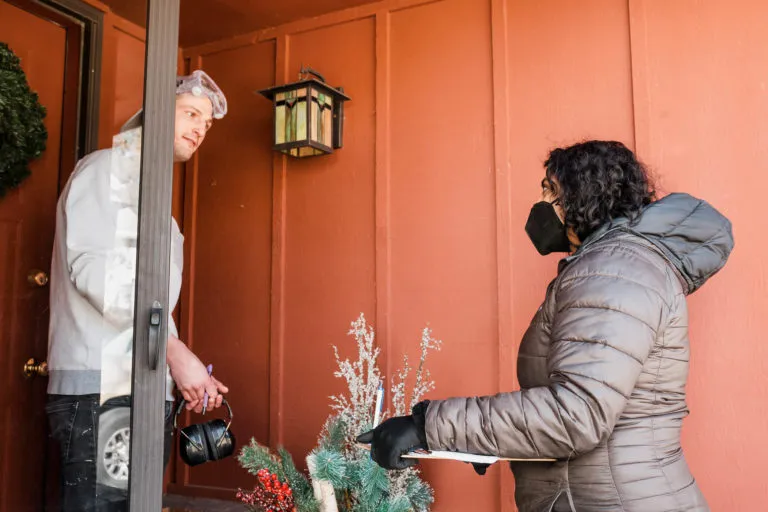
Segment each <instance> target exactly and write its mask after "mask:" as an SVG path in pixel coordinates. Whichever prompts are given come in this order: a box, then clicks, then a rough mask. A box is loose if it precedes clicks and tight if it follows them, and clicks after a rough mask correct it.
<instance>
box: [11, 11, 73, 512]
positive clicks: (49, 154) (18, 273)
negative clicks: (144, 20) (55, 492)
mask: <svg viewBox="0 0 768 512" xmlns="http://www.w3.org/2000/svg"><path fill="white" fill-rule="evenodd" d="M14 4H15V5H12V4H11V3H9V2H6V1H2V0H0V41H3V42H4V43H6V44H8V46H9V47H10V48H11V50H13V52H14V53H15V54H16V55H17V56H18V57H19V58H20V59H21V66H22V68H23V69H24V72H25V73H26V75H27V80H28V82H29V84H30V87H31V88H32V89H33V90H34V91H36V92H37V93H38V95H39V98H40V102H41V103H42V104H43V105H44V106H45V108H46V110H47V116H46V119H45V126H46V128H47V130H48V140H47V148H46V150H45V152H44V153H43V155H42V157H41V158H40V159H38V160H37V161H35V162H33V163H32V164H31V166H30V170H31V172H32V174H31V176H30V177H29V178H27V179H26V180H25V181H24V182H23V183H22V184H21V186H20V187H19V188H17V189H16V190H14V191H12V192H10V193H8V194H7V195H6V196H5V197H3V198H0V512H26V511H40V510H43V503H44V498H45V492H44V491H45V475H46V452H47V446H48V444H47V429H46V416H45V411H44V406H45V395H46V385H47V379H46V378H45V377H42V376H37V377H32V378H27V377H25V376H24V374H23V368H24V364H25V362H27V360H28V359H29V358H35V359H36V360H37V361H39V362H41V361H44V360H45V357H46V352H47V344H48V343H47V330H48V287H47V283H46V277H47V274H48V272H49V270H50V263H51V248H52V243H53V234H54V226H55V207H56V198H57V195H58V190H59V178H60V166H61V165H62V163H67V165H71V163H70V162H71V161H72V159H73V155H74V143H75V142H74V138H73V137H71V134H72V133H74V132H75V126H66V127H63V126H62V119H68V118H69V116H68V115H67V109H69V112H71V108H72V105H71V103H70V100H69V99H68V98H74V100H73V101H75V104H74V108H75V111H76V109H77V103H76V101H77V100H76V95H72V94H65V79H66V76H67V69H66V68H67V67H70V74H69V76H70V77H71V76H72V75H71V71H72V70H71V66H73V65H78V66H79V63H77V62H73V59H72V58H71V57H70V59H69V60H68V59H67V49H68V45H67V40H68V37H70V38H71V36H72V35H73V34H72V33H71V31H72V30H79V27H72V26H68V24H67V23H64V22H62V21H60V20H57V19H56V18H55V17H54V18H53V19H52V18H51V16H48V15H47V14H46V13H45V12H44V10H41V8H40V6H39V4H34V3H33V2H14ZM68 32H69V33H68ZM71 42H72V39H70V45H69V48H70V50H72V45H71ZM75 76H77V73H75ZM74 122H75V123H76V121H74ZM67 124H71V122H70V121H67ZM63 132H64V133H63ZM0 158H2V155H0ZM69 171H71V169H69V170H68V171H67V172H69ZM30 277H31V279H30ZM35 278H36V279H37V282H35Z"/></svg>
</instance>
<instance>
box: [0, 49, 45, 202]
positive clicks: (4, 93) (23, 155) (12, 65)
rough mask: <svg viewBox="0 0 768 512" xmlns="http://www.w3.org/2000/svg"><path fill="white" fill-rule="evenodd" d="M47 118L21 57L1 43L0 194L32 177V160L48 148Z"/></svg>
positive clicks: (0, 195) (2, 194) (1, 195)
mask: <svg viewBox="0 0 768 512" xmlns="http://www.w3.org/2000/svg"><path fill="white" fill-rule="evenodd" d="M44 118H45V107H43V106H42V105H41V104H40V101H38V98H37V93H35V92H34V91H32V90H31V89H30V88H29V84H28V83H27V77H26V76H25V75H24V71H23V70H22V69H21V66H20V65H19V58H18V57H17V56H16V54H15V53H13V51H12V50H11V49H10V48H9V47H8V45H7V44H5V43H0V197H3V196H4V195H5V194H6V193H7V192H8V191H9V190H11V189H13V188H15V187H17V186H19V184H20V183H21V182H22V181H24V179H25V178H26V177H27V176H29V162H30V161H31V160H33V159H35V158H38V157H39V156H40V155H41V154H42V153H43V151H45V141H46V139H47V138H48V132H47V131H46V129H45V125H44V124H43V119H44Z"/></svg>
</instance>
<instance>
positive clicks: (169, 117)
mask: <svg viewBox="0 0 768 512" xmlns="http://www.w3.org/2000/svg"><path fill="white" fill-rule="evenodd" d="M179 9H180V0H147V35H146V58H145V61H144V62H145V64H144V65H145V71H144V116H143V134H142V145H141V178H140V185H139V230H138V242H137V248H136V252H137V257H136V304H135V308H134V311H135V314H134V319H133V321H134V329H133V333H134V338H133V372H132V375H133V385H132V388H131V389H132V411H131V454H130V460H131V471H130V476H129V479H128V496H129V508H130V510H133V511H143V510H159V509H160V508H161V507H162V500H163V441H164V439H163V437H164V435H163V425H164V422H165V414H164V412H165V410H164V404H165V385H166V383H165V368H166V362H165V361H166V347H167V341H168V321H167V319H168V317H169V304H168V283H169V280H170V265H171V204H172V199H173V172H172V169H173V140H174V124H175V112H176V101H175V97H176V69H177V65H178V62H177V60H178V46H179ZM157 308H159V309H160V311H159V315H158V316H157V319H158V320H159V325H154V326H151V325H150V319H151V318H152V315H153V313H157V312H158V311H157ZM150 329H151V330H150ZM152 361H154V364H152Z"/></svg>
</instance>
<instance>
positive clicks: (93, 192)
mask: <svg viewBox="0 0 768 512" xmlns="http://www.w3.org/2000/svg"><path fill="white" fill-rule="evenodd" d="M137 131H138V130H137ZM121 135H122V134H121ZM138 138H139V148H138V155H140V133H139V135H138ZM138 158H139V156H137V153H136V147H134V148H133V150H132V151H125V148H122V149H121V148H120V147H115V148H113V149H107V150H101V151H96V152H94V153H91V154H89V155H88V156H86V157H85V158H83V159H82V160H81V161H80V162H78V164H77V167H76V168H75V171H74V173H73V174H72V176H71V177H70V179H69V182H68V183H67V185H66V186H65V187H64V190H63V191H62V194H61V197H60V198H59V201H58V204H57V208H56V236H55V238H54V246H53V259H52V263H51V290H50V292H51V298H50V306H51V315H50V328H49V339H48V368H49V382H48V393H50V394H60V395H83V394H96V393H101V400H102V402H104V401H106V400H107V399H109V398H111V397H113V396H120V395H130V393H131V365H132V344H133V306H134V297H135V283H136V281H135V275H136V272H135V269H136V227H137V220H138V217H137V215H138V184H139V179H138V172H139V166H138ZM169 172H171V170H170V169H169ZM171 224H172V227H171V273H170V283H169V285H170V289H169V306H170V308H169V309H170V311H169V314H168V332H169V334H172V335H174V336H178V332H177V330H176V325H175V323H174V321H173V318H172V317H171V315H170V312H171V311H173V309H174V308H175V307H176V303H177V302H178V299H179V293H180V291H181V273H182V268H183V243H184V237H183V236H182V234H181V232H180V231H179V227H178V225H177V224H176V221H175V220H174V219H171ZM166 374H167V385H166V399H168V400H172V399H173V394H172V392H173V380H172V379H171V378H170V372H169V371H168V369H167V368H166Z"/></svg>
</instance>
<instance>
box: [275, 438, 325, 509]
mask: <svg viewBox="0 0 768 512" xmlns="http://www.w3.org/2000/svg"><path fill="white" fill-rule="evenodd" d="M278 454H279V455H280V462H281V463H282V467H283V472H284V473H285V477H286V479H287V480H288V485H289V486H290V487H291V489H292V490H293V497H294V499H295V500H296V506H297V507H298V509H299V511H300V512H305V511H306V512H312V511H316V510H318V508H319V503H318V502H317V500H316V499H315V495H314V492H313V490H312V484H310V482H309V478H307V476H306V475H305V474H304V473H302V472H300V471H299V470H298V469H296V464H295V463H294V462H293V457H292V456H291V454H290V453H288V450H286V449H285V448H283V447H282V446H281V447H280V448H278Z"/></svg>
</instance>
